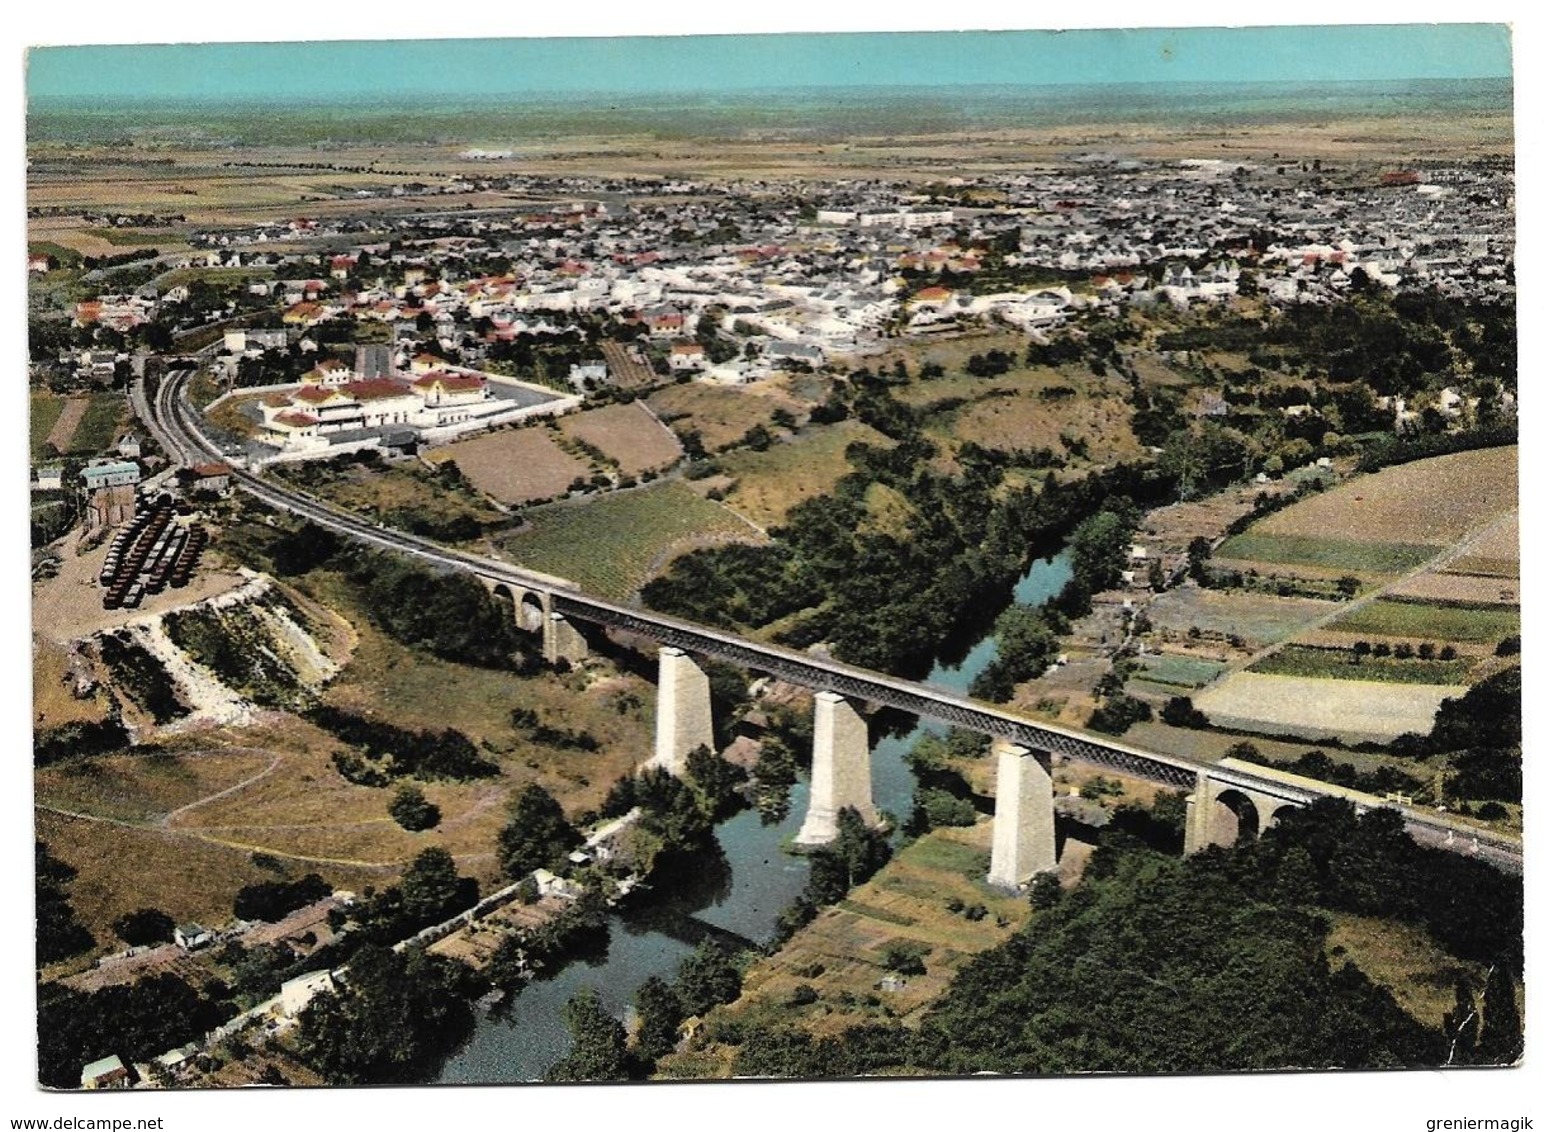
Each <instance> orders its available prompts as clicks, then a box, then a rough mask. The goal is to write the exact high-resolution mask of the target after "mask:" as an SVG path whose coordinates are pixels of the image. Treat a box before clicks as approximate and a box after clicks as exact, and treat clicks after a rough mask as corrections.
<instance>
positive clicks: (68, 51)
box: [27, 24, 1511, 101]
mask: <svg viewBox="0 0 1544 1132" xmlns="http://www.w3.org/2000/svg"><path fill="white" fill-rule="evenodd" d="M27 63H28V74H27V88H28V94H29V96H32V97H42V98H64V99H71V100H81V99H92V100H95V99H104V100H105V99H121V98H145V99H157V100H159V99H178V100H181V99H187V100H199V101H223V100H237V99H240V100H248V99H257V100H264V101H266V100H270V99H279V100H288V99H294V98H305V99H306V100H312V99H317V98H348V97H359V96H367V95H372V94H379V93H383V92H388V91H389V92H391V93H393V94H396V95H399V96H402V95H407V96H411V95H430V94H440V93H449V94H461V95H465V94H469V93H478V94H485V95H498V94H524V93H530V92H559V93H562V92H581V91H606V92H623V93H648V92H656V91H659V92H681V91H704V92H713V91H724V92H730V91H743V90H759V89H768V88H778V87H884V86H919V85H928V86H931V85H955V84H963V83H993V84H1046V83H1110V82H1126V83H1131V82H1142V83H1151V82H1210V81H1223V82H1243V81H1253V80H1261V81H1289V82H1290V81H1311V82H1319V81H1327V80H1336V79H1411V78H1477V77H1497V76H1501V77H1504V76H1509V75H1510V74H1511V40H1510V34H1509V32H1508V30H1507V28H1506V27H1505V26H1503V25H1500V24H1407V25H1392V26H1367V25H1362V26H1350V27H1333V26H1332V27H1324V26H1318V27H1256V28H1177V29H1176V28H1168V29H1138V30H1127V31H1109V30H1103V31H1101V30H1072V31H995V32H993V31H984V32H983V31H978V32H904V33H878V34H874V33H870V34H860V33H851V34H783V35H733V36H722V35H720V36H697V37H683V36H657V37H649V38H642V37H633V38H588V39H578V38H567V39H483V40H470V39H456V40H444V39H442V40H399V41H395V42H381V41H377V42H361V41H354V42H347V41H345V42H308V43H188V44H161V45H127V46H103V45H87V46H69V47H37V48H34V49H32V50H31V51H30V52H29V53H28V59H27Z"/></svg>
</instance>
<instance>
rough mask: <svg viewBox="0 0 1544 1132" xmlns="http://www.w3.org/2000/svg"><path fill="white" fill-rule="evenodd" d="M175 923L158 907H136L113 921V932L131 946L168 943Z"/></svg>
mask: <svg viewBox="0 0 1544 1132" xmlns="http://www.w3.org/2000/svg"><path fill="white" fill-rule="evenodd" d="M176 926H177V925H176V924H174V923H173V922H172V918H171V917H170V916H168V915H167V914H166V913H165V912H163V911H161V910H160V909H159V908H137V909H135V910H134V911H132V912H126V913H125V914H124V915H122V916H119V917H118V918H117V919H116V920H114V921H113V932H114V933H115V934H116V935H117V936H118V938H119V939H121V940H123V942H124V943H127V944H129V945H130V946H131V947H148V946H150V945H151V944H154V943H170V942H171V939H172V930H173V929H174V928H175V927H176Z"/></svg>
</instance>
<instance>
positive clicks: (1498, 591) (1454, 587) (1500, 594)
mask: <svg viewBox="0 0 1544 1132" xmlns="http://www.w3.org/2000/svg"><path fill="white" fill-rule="evenodd" d="M1512 561H1513V564H1514V566H1515V564H1516V561H1517V560H1516V559H1513V560H1512ZM1385 593H1386V594H1387V595H1388V596H1389V597H1391V598H1400V599H1404V600H1408V601H1413V602H1421V603H1426V604H1430V605H1479V606H1509V607H1511V608H1514V609H1515V608H1516V607H1517V605H1518V593H1519V586H1518V584H1517V579H1516V578H1515V577H1499V576H1496V575H1493V574H1456V573H1447V572H1441V571H1437V572H1432V573H1428V574H1417V575H1416V576H1415V577H1413V578H1409V579H1407V580H1405V581H1403V582H1400V583H1399V584H1398V585H1396V586H1391V587H1389V589H1388V590H1386V591H1385Z"/></svg>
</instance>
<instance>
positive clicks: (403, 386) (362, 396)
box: [341, 377, 409, 401]
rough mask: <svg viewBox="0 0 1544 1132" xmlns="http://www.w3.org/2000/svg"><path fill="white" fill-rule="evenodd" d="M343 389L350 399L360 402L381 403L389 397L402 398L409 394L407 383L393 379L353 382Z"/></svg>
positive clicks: (378, 378)
mask: <svg viewBox="0 0 1544 1132" xmlns="http://www.w3.org/2000/svg"><path fill="white" fill-rule="evenodd" d="M341 389H342V391H343V392H344V393H346V394H348V395H349V396H350V397H354V398H357V399H358V400H360V401H380V400H382V399H384V398H387V397H401V396H402V395H403V394H405V393H407V392H409V388H408V384H407V382H405V381H398V380H397V379H396V378H393V377H371V378H366V379H364V380H362V381H351V382H349V383H348V384H347V385H344V386H342V387H341Z"/></svg>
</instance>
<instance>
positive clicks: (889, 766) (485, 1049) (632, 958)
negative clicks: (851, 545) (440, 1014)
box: [438, 551, 1072, 1085]
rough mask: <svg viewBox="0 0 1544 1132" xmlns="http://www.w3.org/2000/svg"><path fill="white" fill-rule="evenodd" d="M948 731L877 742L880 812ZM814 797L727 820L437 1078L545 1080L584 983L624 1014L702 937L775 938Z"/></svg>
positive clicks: (953, 681) (1047, 590)
mask: <svg viewBox="0 0 1544 1132" xmlns="http://www.w3.org/2000/svg"><path fill="white" fill-rule="evenodd" d="M1071 576H1072V558H1071V555H1070V553H1068V552H1067V551H1063V552H1061V553H1060V554H1058V555H1056V556H1055V557H1054V558H1045V559H1040V560H1038V561H1036V562H1034V563H1033V564H1032V565H1031V566H1030V569H1029V571H1028V572H1027V573H1026V574H1025V575H1024V576H1023V577H1021V578H1020V579H1019V581H1018V583H1017V584H1016V585H1015V586H1014V590H1013V597H1014V600H1015V601H1017V602H1019V603H1021V604H1024V605H1041V604H1044V603H1045V602H1046V601H1048V600H1049V599H1050V598H1052V597H1054V596H1055V595H1056V594H1058V593H1060V592H1061V590H1062V587H1063V586H1065V585H1066V583H1067V580H1068V579H1069V578H1070V577H1071ZM996 655H997V641H996V639H995V638H993V637H992V636H991V635H990V633H988V634H987V635H985V636H983V637H982V639H981V640H979V641H977V642H976V644H975V645H974V646H972V647H971V648H970V650H969V651H968V652H967V653H966V654H965V656H964V657H963V658H962V659H960V660H959V661H958V662H957V663H955V664H944V663H942V662H940V663H938V664H935V665H934V666H933V670H932V671H931V672H929V673H928V675H927V677H926V679H925V681H924V682H925V683H928V684H931V685H933V686H935V687H938V688H946V689H949V690H950V691H957V692H963V691H965V690H966V689H968V688H969V686H970V682H971V680H972V679H974V678H975V676H976V674H977V673H979V672H980V671H981V670H982V669H983V668H985V667H986V666H987V665H988V664H990V663H991V662H992V659H993V657H995V656H996ZM944 730H945V727H944V725H943V724H939V723H934V722H932V721H931V720H922V721H921V722H919V723H918V725H917V726H916V727H915V728H913V729H912V730H911V731H909V732H908V733H907V734H905V735H901V736H886V737H884V738H882V739H880V740H879V741H878V742H877V743H875V745H874V754H873V773H874V802H875V804H876V805H877V806H878V807H879V808H880V809H882V810H886V811H888V812H889V813H891V814H893V815H895V816H896V817H897V818H898V819H900V820H904V819H905V817H906V816H907V814H909V813H910V812H911V800H912V794H913V792H914V791H915V789H916V780H915V779H914V778H913V776H912V773H911V769H910V768H909V767H908V766H907V764H906V757H905V756H906V754H907V752H908V751H910V750H911V748H912V746H913V745H914V744H915V743H916V741H917V740H918V739H919V738H921V736H922V735H924V734H926V733H928V732H933V733H942V732H943V731H944ZM808 796H809V786H808V783H806V782H803V781H801V782H799V783H798V784H796V785H795V786H794V788H793V790H792V793H791V796H790V799H789V801H790V805H789V807H788V816H787V817H786V818H785V819H784V820H783V821H782V822H780V823H778V824H777V825H771V826H768V825H763V824H762V823H761V819H760V817H759V815H758V814H757V812H756V811H755V810H754V809H750V810H745V811H743V812H741V813H739V814H736V815H735V816H734V817H732V818H730V819H728V820H727V821H725V822H723V823H721V824H720V825H719V827H718V829H717V835H718V842H719V845H720V846H722V848H723V851H724V852H723V857H722V859H721V860H720V861H718V862H715V863H714V867H711V868H706V869H704V870H703V871H702V872H701V874H700V875H699V876H698V877H697V878H695V879H694V881H693V882H692V883H691V884H690V885H688V886H686V887H685V888H677V889H675V890H673V891H672V892H671V894H670V896H669V897H668V898H666V899H664V900H661V901H658V902H656V903H654V904H653V905H651V906H649V907H647V908H643V909H639V910H635V911H628V912H624V913H617V914H614V915H612V916H611V917H610V921H609V925H608V926H609V934H608V938H607V941H606V944H605V947H604V949H603V950H601V949H599V948H597V949H596V953H595V954H591V955H587V956H584V957H581V958H577V959H575V960H573V961H571V962H570V963H569V964H568V965H567V966H566V967H565V968H564V969H563V970H562V971H561V972H560V973H559V974H558V975H557V976H555V977H554V978H551V979H547V980H542V981H537V982H534V983H531V984H530V985H529V986H527V987H526V988H525V990H523V991H522V992H521V993H520V995H519V997H518V998H516V999H515V1001H514V1004H513V1007H512V1008H511V1009H509V1010H507V1011H499V1010H494V1011H489V1012H485V1013H482V1014H480V1015H479V1016H478V1019H477V1025H476V1029H475V1030H474V1031H473V1033H472V1035H471V1036H470V1037H469V1038H468V1039H467V1040H466V1042H465V1043H463V1044H462V1045H461V1047H460V1048H459V1049H457V1050H456V1051H455V1052H454V1053H453V1054H451V1056H450V1057H449V1058H448V1059H447V1061H446V1062H445V1066H444V1068H443V1070H442V1071H441V1073H440V1076H439V1077H438V1080H439V1081H440V1082H443V1083H447V1084H481V1085H488V1084H510V1083H516V1082H524V1081H537V1080H540V1079H541V1077H542V1075H543V1074H544V1073H545V1072H546V1071H547V1070H548V1069H549V1068H550V1067H551V1066H552V1065H553V1064H555V1063H556V1062H557V1061H558V1060H559V1059H561V1058H562V1057H563V1056H564V1054H566V1053H567V1052H568V1047H569V1036H568V1030H567V1028H566V1027H565V1026H564V1025H563V1005H564V1004H565V1003H566V1002H567V1001H568V1000H569V999H570V998H572V997H573V996H574V995H575V994H577V993H578V992H579V991H580V990H582V989H583V988H584V987H587V986H588V987H593V988H594V989H595V991H596V992H597V994H599V996H600V1001H601V1005H602V1006H604V1007H605V1008H606V1009H607V1010H609V1011H610V1012H611V1013H612V1014H614V1015H616V1016H618V1017H621V1016H622V1015H623V1014H624V1013H625V1012H626V1011H627V1009H628V1007H629V1006H630V1005H631V1004H632V1001H633V996H634V995H635V994H636V993H637V991H638V988H639V987H640V986H641V985H642V984H643V982H644V980H645V979H647V978H648V977H649V976H650V975H658V976H660V977H661V978H663V979H667V980H668V979H671V978H673V977H674V975H675V972H676V968H677V967H679V966H680V963H681V960H683V959H684V958H686V956H688V955H690V954H691V952H692V951H693V950H694V949H695V948H696V945H697V943H698V942H699V941H700V940H701V939H702V938H704V937H705V936H710V935H714V934H717V933H725V934H727V935H729V936H739V937H742V938H743V939H746V940H749V941H751V942H753V943H758V944H759V943H764V942H765V941H767V940H768V939H770V938H771V936H772V934H773V932H774V930H775V929H776V927H777V918H778V916H779V915H781V914H782V912H783V910H784V909H785V908H787V907H788V906H789V905H790V904H792V903H793V901H794V899H795V898H796V897H797V896H798V895H799V893H800V892H801V891H803V889H804V883H805V879H806V877H807V876H808V874H809V865H808V863H807V861H806V860H805V858H803V857H800V856H796V855H794V854H791V853H788V852H786V851H785V850H784V849H783V846H784V845H785V844H786V843H788V842H789V841H791V840H792V839H793V837H794V835H795V834H796V833H797V832H798V829H799V823H800V822H801V821H802V820H803V817H804V804H805V801H806V799H807V798H808Z"/></svg>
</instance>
